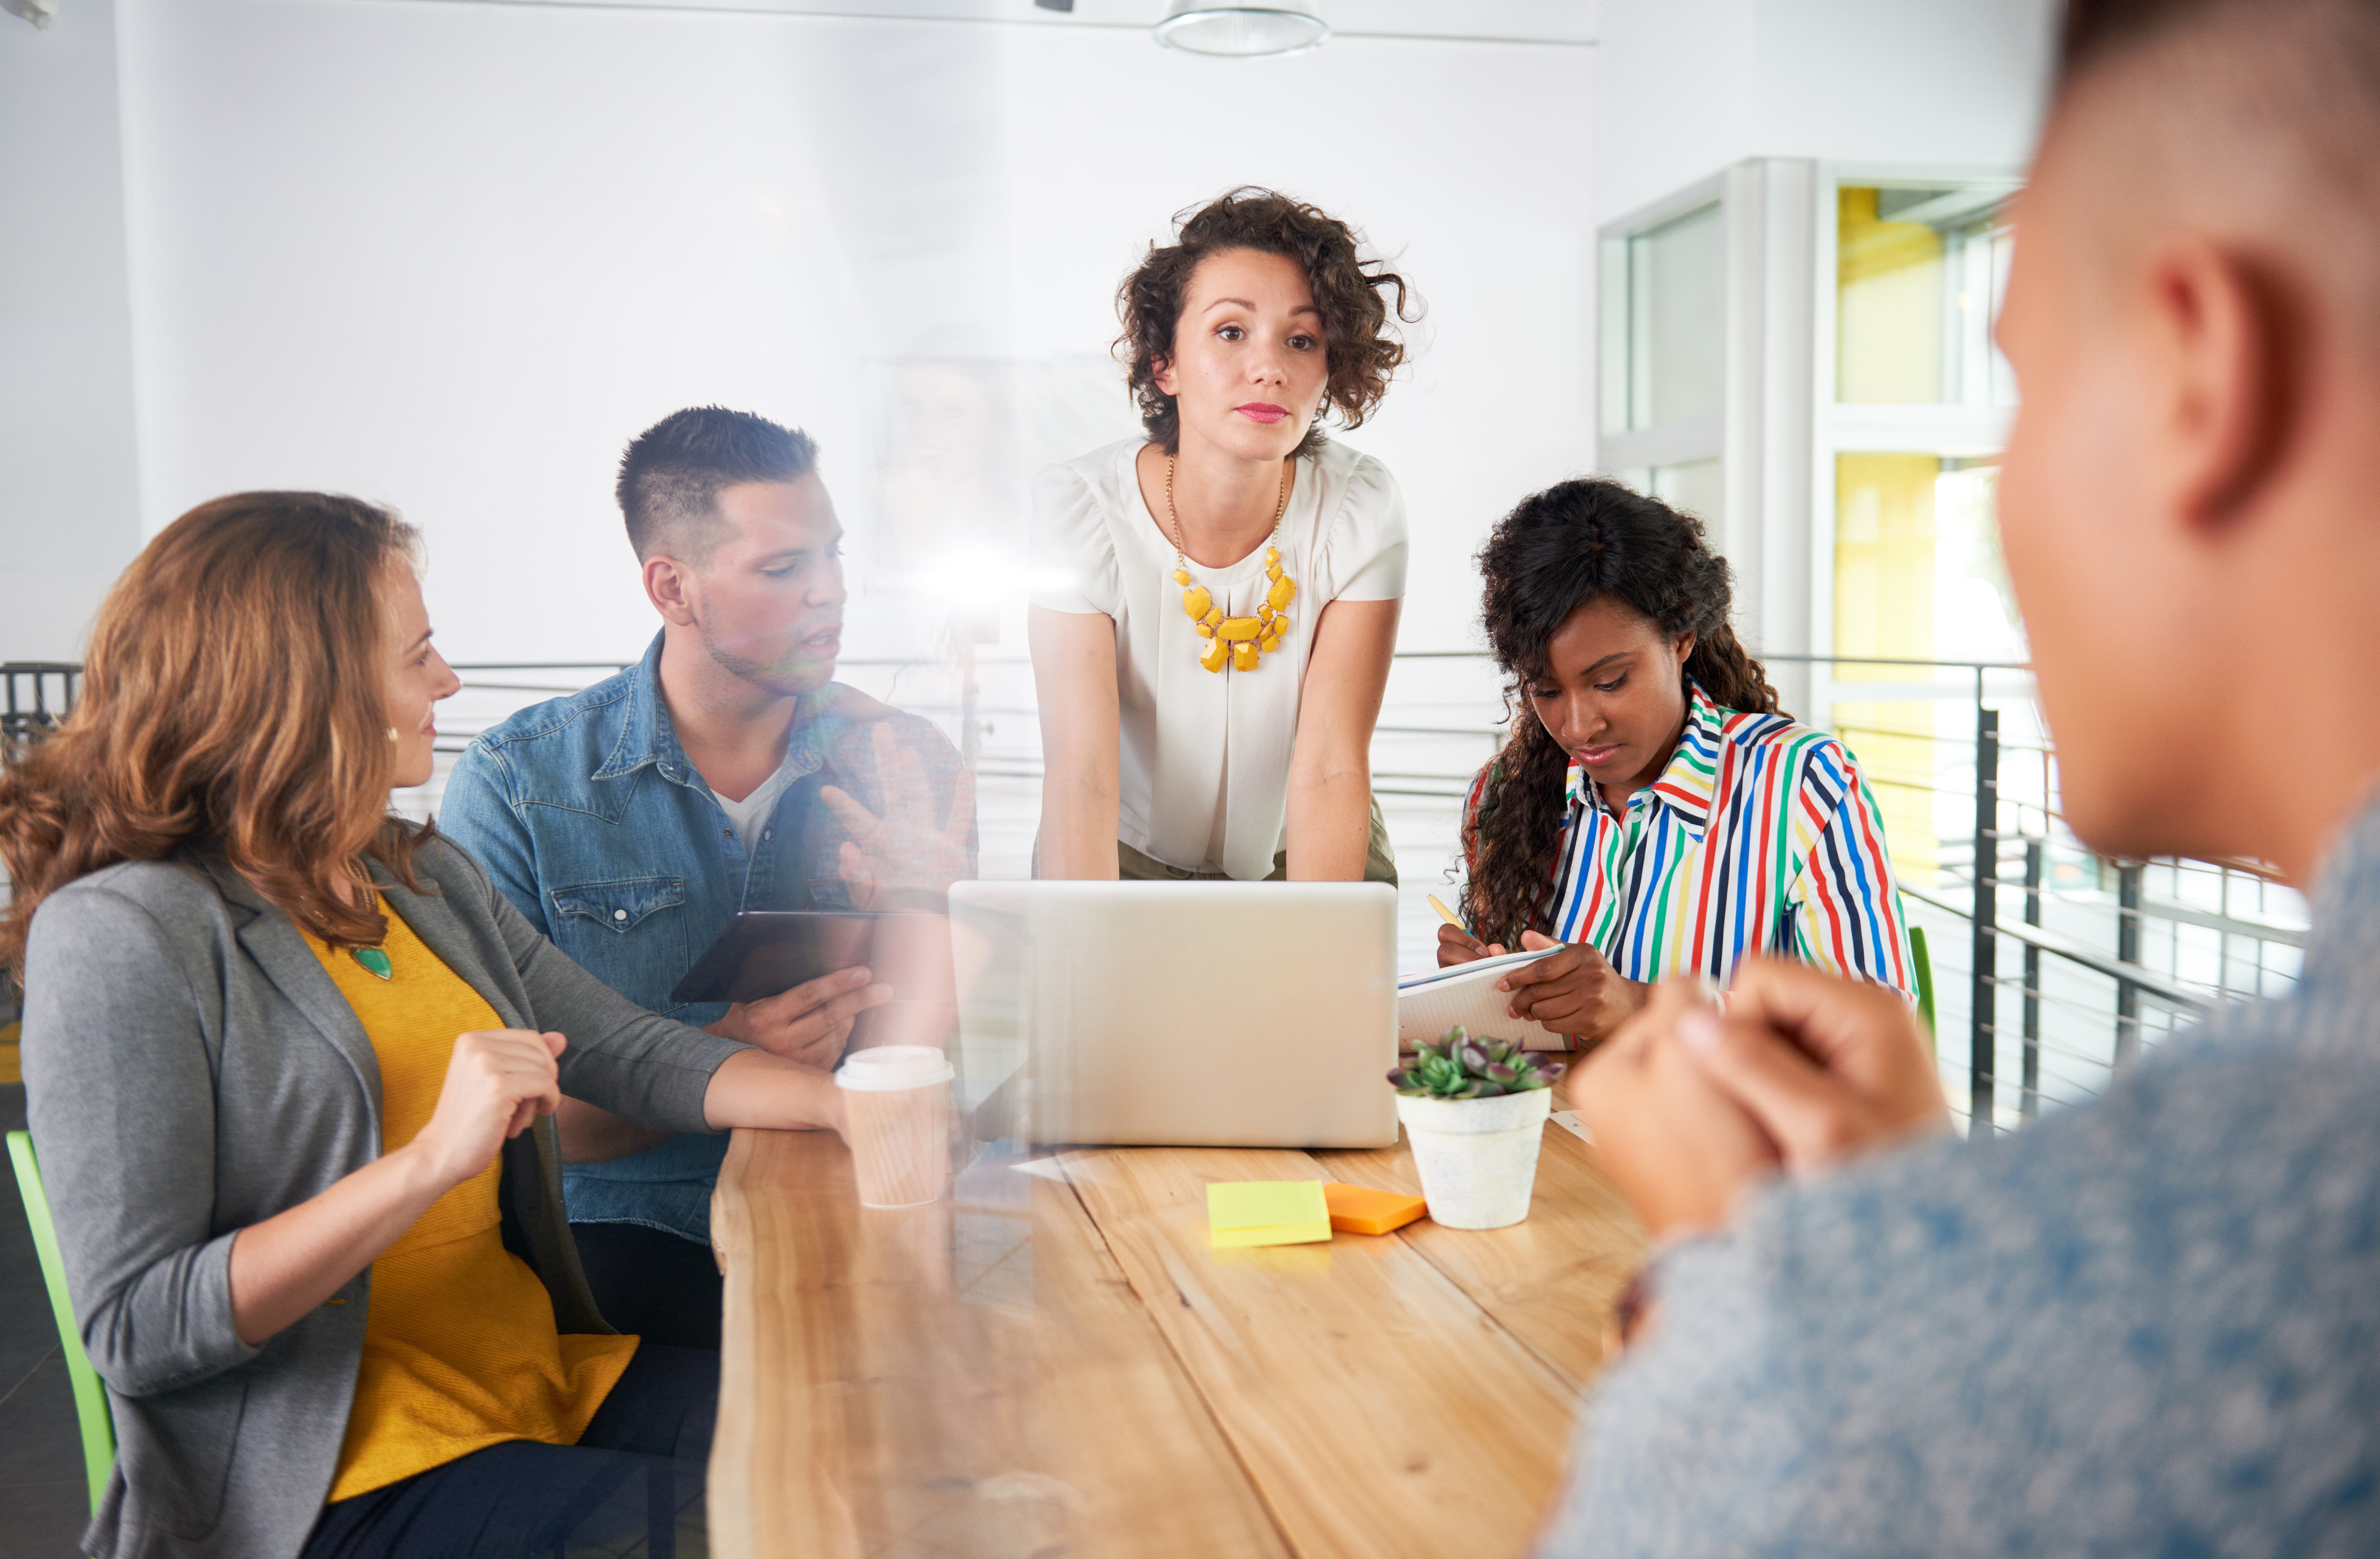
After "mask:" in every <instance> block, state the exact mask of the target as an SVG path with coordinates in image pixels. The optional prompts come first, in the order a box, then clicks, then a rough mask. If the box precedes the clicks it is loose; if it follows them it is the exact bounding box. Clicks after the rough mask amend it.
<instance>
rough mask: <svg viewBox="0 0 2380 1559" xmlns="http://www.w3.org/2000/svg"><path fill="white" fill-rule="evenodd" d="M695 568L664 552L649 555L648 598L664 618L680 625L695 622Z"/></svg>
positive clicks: (646, 565)
mask: <svg viewBox="0 0 2380 1559" xmlns="http://www.w3.org/2000/svg"><path fill="white" fill-rule="evenodd" d="M693 592H694V570H692V569H690V568H688V567H686V565H684V564H682V563H680V562H679V561H678V560H677V559H675V558H674V557H668V556H664V555H661V554H655V555H654V556H651V557H649V558H647V559H645V599H646V600H647V601H650V602H651V603H653V610H654V611H656V612H659V613H660V614H661V615H662V620H663V621H665V622H668V623H671V624H674V625H675V626H676V627H693V626H694V624H695V603H694V600H693Z"/></svg>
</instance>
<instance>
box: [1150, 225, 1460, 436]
mask: <svg viewBox="0 0 2380 1559" xmlns="http://www.w3.org/2000/svg"><path fill="white" fill-rule="evenodd" d="M1173 221H1174V225H1175V227H1176V229H1177V232H1176V235H1175V238H1174V241H1173V242H1172V243H1171V244H1165V245H1158V244H1151V245H1149V246H1148V253H1147V256H1146V257H1144V258H1143V259H1142V261H1141V262H1140V263H1139V264H1138V265H1135V267H1133V271H1132V274H1130V275H1128V276H1126V277H1125V278H1124V279H1123V286H1120V287H1118V288H1117V289H1116V315H1117V317H1118V318H1119V319H1120V320H1121V321H1122V322H1123V335H1120V336H1118V337H1117V338H1116V343H1115V351H1116V355H1117V356H1118V357H1119V358H1121V359H1123V362H1124V374H1125V379H1126V381H1127V382H1128V383H1129V384H1130V386H1131V389H1132V394H1133V398H1134V399H1135V400H1136V401H1138V402H1139V403H1140V420H1141V425H1142V426H1143V427H1144V428H1146V429H1147V432H1148V438H1149V442H1150V443H1152V444H1154V445H1157V446H1158V447H1159V448H1160V449H1162V450H1164V451H1165V452H1166V453H1167V454H1169V455H1172V454H1177V453H1179V452H1180V449H1181V445H1182V409H1181V408H1180V407H1179V406H1177V405H1176V404H1175V403H1174V397H1173V396H1169V395H1167V394H1166V393H1165V392H1164V391H1163V390H1160V389H1159V388H1158V387H1157V365H1158V364H1159V363H1160V362H1163V361H1165V360H1167V359H1171V358H1172V356H1173V334H1174V331H1175V329H1176V328H1177V327H1178V326H1179V325H1180V324H1181V323H1182V308H1183V303H1184V294H1185V293H1187V292H1188V291H1189V289H1190V274H1191V273H1192V272H1194V271H1196V270H1197V268H1198V262H1200V261H1202V260H1204V259H1206V258H1207V257H1208V255H1210V254H1219V253H1220V252H1222V251H1223V250H1232V249H1247V250H1256V251H1257V253H1259V254H1277V255H1280V256H1281V257H1282V258H1283V259H1285V260H1293V261H1295V262H1297V263H1298V265H1299V266H1300V267H1301V268H1303V269H1304V271H1305V285H1306V286H1308V287H1310V288H1311V289H1312V290H1313V293H1314V306H1315V307H1316V308H1317V309H1318V310H1320V311H1321V312H1322V353H1323V360H1324V363H1325V365H1326V370H1327V372H1328V374H1329V380H1328V384H1327V385H1326V387H1325V389H1324V391H1323V401H1322V404H1323V409H1325V410H1335V411H1337V412H1338V413H1339V421H1340V424H1341V425H1342V427H1349V428H1354V427H1359V426H1361V425H1362V423H1363V420H1364V419H1365V418H1366V417H1368V416H1370V415H1371V413H1372V410H1373V408H1376V407H1378V405H1379V404H1380V397H1382V396H1385V395H1387V394H1388V393H1389V380H1390V378H1391V377H1392V376H1393V375H1394V374H1395V373H1396V371H1397V367H1398V365H1399V364H1401V363H1403V361H1404V360H1405V348H1404V344H1403V342H1401V341H1399V340H1398V339H1397V338H1396V336H1395V335H1394V334H1393V332H1392V330H1391V327H1390V308H1389V304H1388V301H1387V300H1386V299H1385V298H1382V297H1381V296H1380V294H1381V293H1382V292H1383V291H1393V292H1394V293H1395V294H1396V308H1395V317H1396V319H1397V320H1398V321H1400V322H1403V323H1412V322H1413V321H1415V320H1417V319H1419V318H1421V312H1420V309H1419V307H1418V305H1417V304H1416V305H1415V307H1414V310H1413V311H1412V312H1410V313H1408V312H1407V311H1406V307H1407V293H1408V288H1407V287H1406V286H1405V279H1404V278H1403V276H1401V275H1399V274H1396V273H1395V272H1394V271H1391V270H1389V269H1388V268H1387V267H1386V266H1384V265H1382V264H1380V262H1378V261H1367V260H1366V259H1364V258H1363V256H1362V252H1361V242H1362V241H1361V239H1360V238H1358V237H1357V236H1356V233H1355V230H1354V228H1353V227H1350V226H1348V225H1346V224H1345V223H1344V222H1342V221H1340V220H1339V219H1338V218H1337V217H1335V216H1333V215H1331V214H1330V213H1329V212H1326V211H1324V210H1323V209H1322V208H1321V207H1319V206H1316V205H1309V204H1308V203H1306V202H1305V201H1300V200H1294V199H1293V198H1291V197H1290V196H1287V195H1282V194H1279V193H1277V192H1275V191H1273V190H1270V189H1258V188H1257V187H1256V186H1255V185H1249V186H1246V187H1245V188H1243V189H1234V190H1233V191H1232V192H1231V193H1230V194H1228V195H1224V196H1222V197H1221V198H1220V199H1218V200H1215V201H1209V202H1208V204H1206V205H1204V206H1202V207H1200V208H1199V209H1198V210H1196V211H1183V212H1177V213H1174V217H1173ZM1322 445H1323V433H1322V423H1321V420H1320V419H1319V418H1318V419H1317V420H1316V421H1315V424H1314V426H1313V427H1311V428H1308V429H1307V430H1306V431H1305V439H1304V440H1303V441H1301V442H1300V443H1299V445H1298V446H1297V449H1296V453H1297V454H1299V455H1311V454H1313V453H1314V452H1315V451H1316V450H1318V449H1319V448H1321V447H1322Z"/></svg>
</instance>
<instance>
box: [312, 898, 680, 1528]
mask: <svg viewBox="0 0 2380 1559" xmlns="http://www.w3.org/2000/svg"><path fill="white" fill-rule="evenodd" d="M382 907H383V910H385V909H386V908H387V906H386V904H385V903H383V906H382ZM306 943H307V945H308V946H310V947H311V948H313V950H314V956H316V957H317V958H320V959H321V960H322V968H324V970H326V971H327V972H328V973H329V974H330V977H331V980H332V983H334V984H335V985H336V986H338V988H339V993H340V994H341V995H343V996H345V997H346V999H347V1005H349V1006H351V1007H353V1008H355V1012H356V1017H358V1019H359V1020H360V1021H361V1022H362V1024H363V1026H364V1033H365V1034H366V1035H367V1036H369V1037H370V1040H371V1047H372V1054H374V1055H375V1056H377V1057H378V1058H379V1060H380V1089H381V1149H382V1151H383V1152H390V1151H395V1150H396V1149H398V1148H401V1147H403V1146H405V1144H407V1142H410V1141H412V1140H413V1139H414V1137H415V1136H416V1135H417V1134H418V1133H419V1131H420V1130H421V1128H422V1127H425V1126H427V1125H429V1124H430V1115H431V1111H432V1110H433V1109H435V1108H436V1107H437V1103H438V1091H439V1090H440V1088H441V1087H443V1085H444V1083H445V1080H446V1063H447V1060H448V1058H449V1057H450V1056H452V1055H453V1054H454V1050H455V1036H456V1035H458V1034H463V1033H468V1032H469V1031H471V1030H473V1029H501V1028H503V1027H504V1022H503V1020H502V1019H501V1018H499V1017H497V1016H496V1013H495V1009H494V1008H492V1007H491V1006H489V1005H488V1004H487V1002H486V1000H485V999H484V998H482V997H481V996H480V993H478V992H477V991H474V990H472V989H471V987H470V986H469V985H468V984H466V983H465V982H464V981H463V980H462V979H461V978H460V977H459V976H457V975H456V974H455V971H454V970H452V969H450V968H447V967H446V966H445V965H444V964H443V962H441V961H440V960H439V957H438V955H436V954H435V953H432V952H431V950H430V949H429V948H428V947H426V946H424V945H423V944H422V943H421V939H420V938H419V937H417V936H415V935H414V934H413V929H412V928H411V927H410V926H407V924H406V923H405V922H404V921H403V920H399V919H398V918H397V917H396V915H395V913H393V912H392V913H390V914H389V917H388V940H387V941H386V943H384V944H383V946H382V951H383V952H384V953H386V954H387V955H388V959H389V964H390V966H391V969H392V978H390V979H388V980H382V979H381V978H380V977H379V976H377V975H375V974H373V973H371V972H370V970H369V969H367V968H364V967H363V966H362V965H360V964H358V962H356V960H355V958H354V957H353V956H350V955H349V954H347V953H346V952H345V951H334V950H333V949H331V948H330V947H328V946H326V945H325V944H322V942H319V941H317V940H316V939H315V938H314V937H313V936H311V935H309V936H307V938H306ZM498 1172H499V1164H498V1163H490V1164H489V1165H488V1167H487V1168H486V1169H484V1170H481V1171H480V1173H479V1174H477V1175H473V1176H471V1178H469V1179H468V1180H466V1181H464V1182H463V1183H462V1184H461V1185H459V1186H457V1187H455V1188H454V1189H453V1190H451V1191H448V1192H447V1193H446V1194H445V1195H444V1196H443V1197H440V1198H439V1199H438V1200H436V1201H435V1202H433V1203H431V1207H430V1210H429V1211H428V1212H424V1213H423V1214H422V1215H421V1216H420V1217H419V1219H418V1220H416V1221H415V1223H414V1225H413V1227H411V1228H409V1229H407V1230H406V1231H405V1233H404V1234H402V1235H400V1236H397V1240H396V1243H395V1244H394V1245H392V1246H390V1247H389V1248H387V1249H386V1250H383V1251H382V1252H381V1254H380V1260H378V1261H374V1262H373V1263H372V1268H371V1309H370V1313H369V1314H368V1315H367V1316H366V1317H365V1321H364V1358H363V1367H362V1369H361V1370H358V1373H357V1376H356V1401H355V1407H353V1408H352V1409H351V1410H350V1411H349V1412H348V1414H347V1433H346V1441H345V1443H342V1444H341V1446H340V1447H339V1471H338V1476H337V1477H336V1478H335V1479H334V1480H333V1481H332V1484H331V1496H330V1497H331V1498H332V1499H334V1500H344V1499H347V1498H350V1497H352V1496H353V1495H356V1494H361V1493H367V1492H370V1491H371V1490H373V1489H378V1488H381V1487H383V1485H385V1484H389V1483H394V1482H395V1481H396V1480H398V1479H400V1478H410V1477H412V1476H413V1475H414V1474H415V1473H417V1472H426V1471H428V1470H429V1469H430V1468H433V1467H442V1466H443V1465H445V1464H446V1463H448V1462H451V1461H453V1460H455V1458H456V1457H458V1456H464V1455H469V1454H470V1453H471V1452H473V1451H477V1450H480V1449H481V1448H482V1447H484V1446H489V1445H493V1444H497V1443H501V1442H503V1441H506V1440H538V1441H543V1442H545V1443H548V1444H552V1445H575V1444H577V1442H578V1437H579V1436H580V1435H581V1434H584V1433H585V1432H586V1431H587V1420H588V1419H591V1418H593V1417H594V1416H595V1409H596V1408H597V1407H601V1405H602V1402H603V1398H604V1396H605V1395H607V1394H608V1393H609V1392H610V1391H611V1389H612V1386H613V1382H616V1381H618V1380H619V1378H620V1372H621V1371H622V1370H625V1369H626V1368H627V1367H628V1358H629V1356H630V1355H632V1354H634V1353H635V1352H636V1351H637V1339H636V1338H634V1337H619V1336H568V1337H565V1336H562V1335H560V1334H557V1333H556V1332H555V1331H554V1322H553V1300H552V1299H551V1298H550V1297H548V1296H547V1294H546V1292H545V1285H543V1284H542V1283H540V1282H539V1281H538V1278H537V1274H536V1273H533V1272H531V1271H530V1270H529V1269H528V1263H526V1262H524V1261H521V1259H520V1258H519V1257H517V1256H515V1255H514V1254H513V1253H512V1252H511V1251H509V1250H506V1249H505V1248H504V1236H503V1234H502V1232H501V1227H500V1224H501V1214H500V1212H498V1209H497V1206H496V1176H497V1174H498Z"/></svg>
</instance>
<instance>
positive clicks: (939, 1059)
mask: <svg viewBox="0 0 2380 1559" xmlns="http://www.w3.org/2000/svg"><path fill="white" fill-rule="evenodd" d="M954 1075H955V1073H954V1072H953V1068H952V1066H951V1058H950V1057H949V1056H948V1055H945V1054H943V1053H942V1052H941V1051H939V1050H936V1049H935V1048H934V1047H933V1046H932V1045H878V1046H877V1047H876V1048H874V1049H873V1050H856V1051H853V1052H852V1053H851V1054H849V1055H848V1056H845V1057H844V1063H843V1065H842V1066H840V1067H838V1068H836V1070H835V1074H834V1084H835V1086H836V1087H837V1088H853V1089H857V1090H860V1091H862V1092H864V1093H896V1092H899V1091H901V1090H904V1089H912V1088H931V1087H932V1086H933V1085H934V1084H936V1083H946V1082H948V1081H950V1080H951V1078H953V1076H954Z"/></svg>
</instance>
